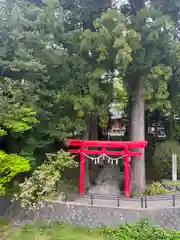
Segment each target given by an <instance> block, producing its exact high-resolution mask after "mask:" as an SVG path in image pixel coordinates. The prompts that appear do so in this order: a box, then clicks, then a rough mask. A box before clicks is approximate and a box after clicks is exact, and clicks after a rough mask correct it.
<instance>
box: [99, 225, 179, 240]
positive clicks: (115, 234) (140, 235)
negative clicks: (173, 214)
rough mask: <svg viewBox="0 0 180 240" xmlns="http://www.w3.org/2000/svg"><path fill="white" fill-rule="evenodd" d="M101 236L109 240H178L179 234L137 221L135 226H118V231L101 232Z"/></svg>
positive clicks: (106, 229) (104, 230)
mask: <svg viewBox="0 0 180 240" xmlns="http://www.w3.org/2000/svg"><path fill="white" fill-rule="evenodd" d="M102 234H103V236H106V237H109V239H117V240H136V239H142V240H152V239H158V240H178V239H180V232H177V231H169V230H165V229H162V228H158V227H155V226H152V225H150V224H148V222H147V221H138V222H137V223H135V224H127V225H122V226H120V228H119V229H108V228H105V229H103V230H102Z"/></svg>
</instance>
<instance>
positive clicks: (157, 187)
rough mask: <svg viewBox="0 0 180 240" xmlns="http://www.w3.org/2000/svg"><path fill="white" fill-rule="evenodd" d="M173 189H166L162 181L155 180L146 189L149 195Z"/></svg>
mask: <svg viewBox="0 0 180 240" xmlns="http://www.w3.org/2000/svg"><path fill="white" fill-rule="evenodd" d="M172 192H173V191H171V190H168V189H166V188H165V187H164V186H163V185H162V184H161V183H160V182H153V183H152V184H151V185H149V186H148V188H147V190H146V194H147V195H158V194H167V193H172Z"/></svg>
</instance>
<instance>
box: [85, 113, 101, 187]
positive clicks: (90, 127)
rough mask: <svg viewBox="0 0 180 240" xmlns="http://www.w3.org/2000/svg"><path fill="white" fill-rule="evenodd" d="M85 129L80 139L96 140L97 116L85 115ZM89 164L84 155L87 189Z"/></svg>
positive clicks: (88, 184) (86, 184) (88, 185)
mask: <svg viewBox="0 0 180 240" xmlns="http://www.w3.org/2000/svg"><path fill="white" fill-rule="evenodd" d="M85 122H86V129H85V130H84V133H83V136H82V139H84V140H97V139H98V118H97V117H95V116H89V115H88V116H86V121H85ZM90 165H91V162H90V160H89V159H88V158H87V157H85V177H84V185H85V189H86V190H87V189H88V188H89V187H90V179H89V167H90Z"/></svg>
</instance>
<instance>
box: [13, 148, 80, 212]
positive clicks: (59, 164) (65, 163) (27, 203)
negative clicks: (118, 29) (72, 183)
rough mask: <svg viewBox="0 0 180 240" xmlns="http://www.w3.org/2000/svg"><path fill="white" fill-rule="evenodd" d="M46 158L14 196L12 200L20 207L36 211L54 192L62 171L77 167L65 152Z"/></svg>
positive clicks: (48, 155) (72, 158)
mask: <svg viewBox="0 0 180 240" xmlns="http://www.w3.org/2000/svg"><path fill="white" fill-rule="evenodd" d="M46 156H47V159H46V160H45V162H44V163H43V164H42V165H41V166H39V167H38V168H37V169H36V170H34V171H33V173H32V176H31V177H30V178H27V179H25V181H24V182H23V183H21V184H20V185H19V187H20V189H19V192H18V193H16V194H14V200H20V203H21V206H22V207H26V208H29V209H33V210H36V209H38V208H40V207H42V206H44V200H45V199H46V198H47V197H48V196H49V195H50V194H54V193H55V192H56V190H57V183H58V182H59V180H60V179H61V177H62V173H63V171H64V169H65V168H74V167H77V166H78V164H77V162H75V161H74V157H73V156H71V154H70V153H68V152H65V151H58V152H57V153H51V154H50V153H48V154H46Z"/></svg>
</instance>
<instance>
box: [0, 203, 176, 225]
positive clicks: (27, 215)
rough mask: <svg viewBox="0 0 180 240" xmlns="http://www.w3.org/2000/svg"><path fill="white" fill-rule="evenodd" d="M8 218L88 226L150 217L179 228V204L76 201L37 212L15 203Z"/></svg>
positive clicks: (160, 222) (157, 221)
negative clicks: (149, 206) (137, 206)
mask: <svg viewBox="0 0 180 240" xmlns="http://www.w3.org/2000/svg"><path fill="white" fill-rule="evenodd" d="M0 208H1V207H0ZM7 217H8V219H10V220H11V221H12V220H13V223H14V224H25V223H32V222H37V221H41V222H44V221H45V222H46V221H47V222H53V221H54V222H64V223H70V224H73V225H77V226H85V227H102V226H108V227H117V226H119V225H120V224H124V223H132V222H135V221H137V220H139V219H147V220H148V221H149V222H150V223H152V224H154V225H158V226H161V227H165V228H172V229H180V208H178V207H174V208H161V209H154V210H153V209H149V210H148V209H125V208H123V209H122V208H109V207H100V206H87V205H86V206H85V205H81V204H74V203H59V202H53V203H47V204H46V206H45V207H44V208H42V209H41V210H39V211H36V212H25V211H24V210H22V209H20V207H19V205H18V204H15V205H14V207H12V208H11V209H10V210H9V212H8V216H7Z"/></svg>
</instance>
